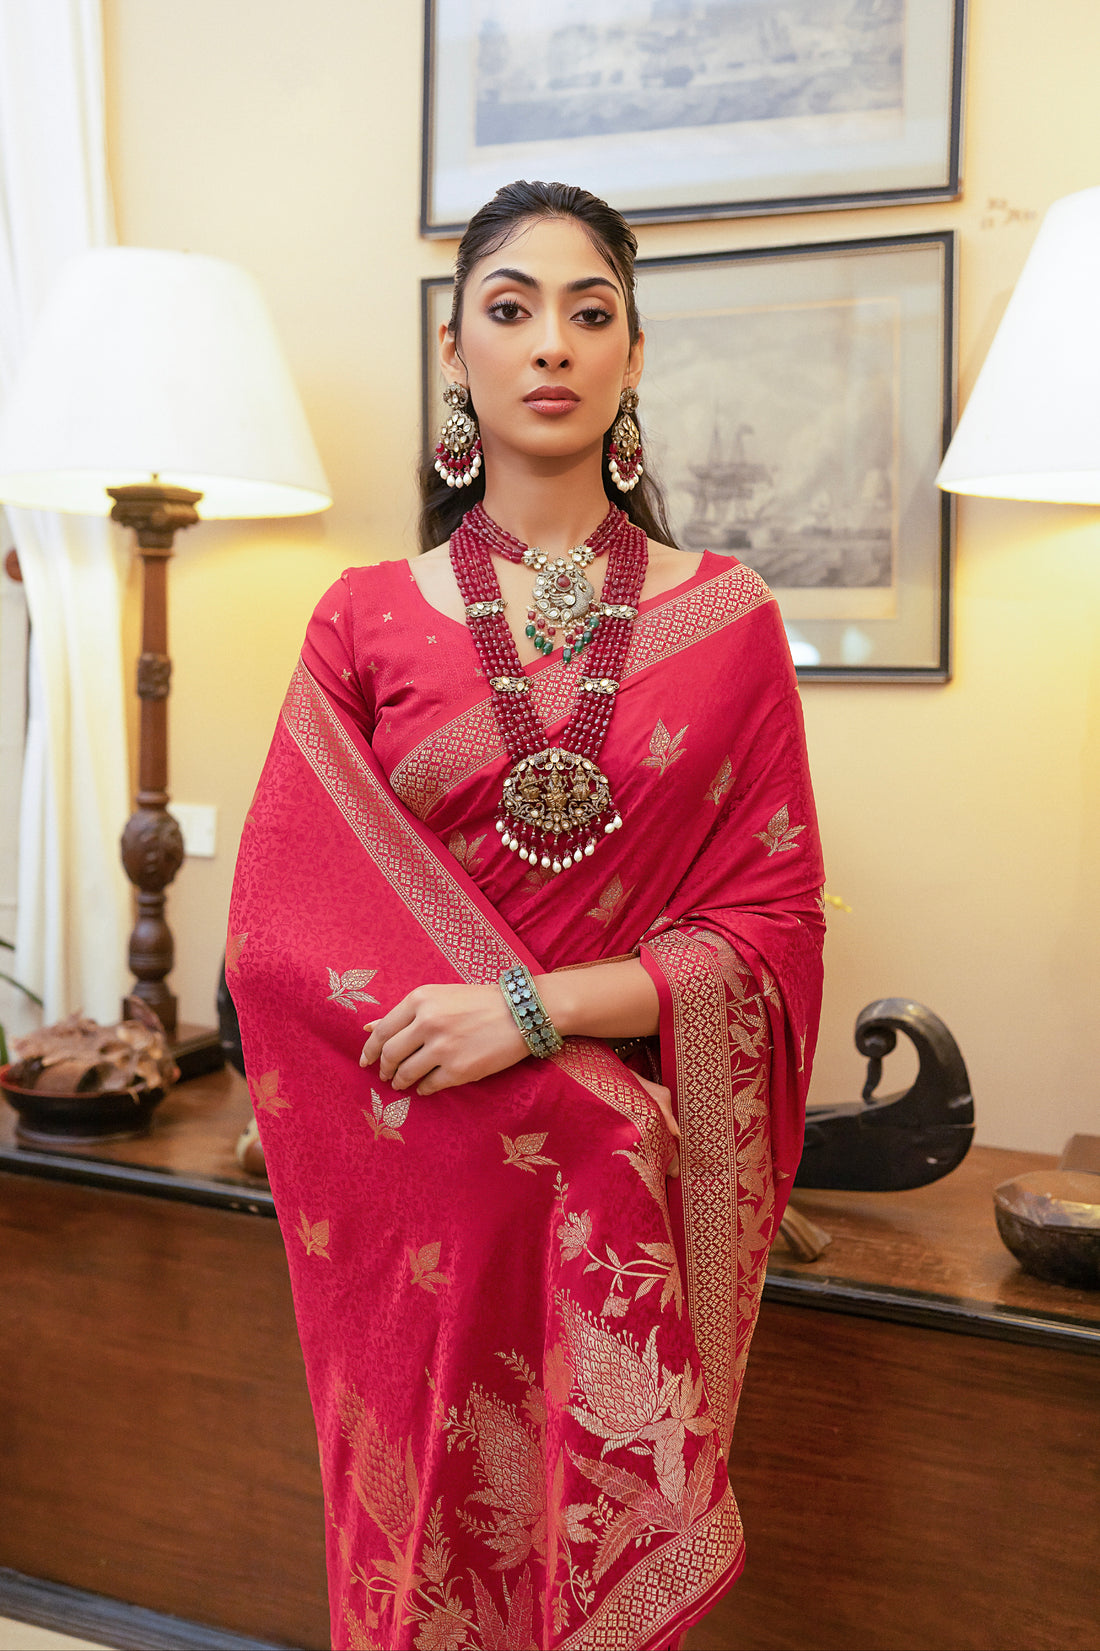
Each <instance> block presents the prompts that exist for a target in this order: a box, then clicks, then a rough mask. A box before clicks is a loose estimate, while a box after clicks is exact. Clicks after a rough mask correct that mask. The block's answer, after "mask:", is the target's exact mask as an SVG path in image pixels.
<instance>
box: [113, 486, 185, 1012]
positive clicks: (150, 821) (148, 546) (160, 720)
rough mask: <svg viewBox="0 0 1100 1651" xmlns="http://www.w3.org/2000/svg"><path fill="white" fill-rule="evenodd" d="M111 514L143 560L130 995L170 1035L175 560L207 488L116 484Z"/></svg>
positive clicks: (175, 853)
mask: <svg viewBox="0 0 1100 1651" xmlns="http://www.w3.org/2000/svg"><path fill="white" fill-rule="evenodd" d="M107 491H108V492H109V493H110V495H111V497H112V499H114V501H115V504H114V509H113V510H112V511H111V517H112V519H113V520H114V521H116V522H121V523H122V525H123V526H124V527H132V528H133V529H134V531H135V534H136V536H137V547H138V552H139V554H140V556H141V560H142V630H141V658H140V659H139V660H138V668H137V691H138V697H139V699H140V700H141V733H140V741H139V748H138V791H137V798H136V805H137V806H136V808H135V810H134V813H133V814H132V815H131V816H130V819H129V821H128V823H127V826H126V829H125V831H124V832H123V834H122V863H123V865H124V866H125V868H126V875H127V876H128V877H129V879H130V881H131V883H133V885H134V888H135V890H136V892H137V922H136V923H135V925H134V930H133V933H132V934H131V936H130V968H131V969H132V970H133V973H134V976H135V984H134V986H133V989H132V991H131V993H130V996H131V997H136V998H140V999H141V1001H142V1002H143V1003H145V1004H147V1005H148V1006H149V1008H150V1009H152V1010H153V1012H154V1014H155V1015H156V1016H157V1017H158V1019H159V1020H160V1022H161V1024H162V1026H163V1027H164V1029H165V1031H166V1032H167V1033H168V1035H169V1037H172V1036H174V1035H175V1032H176V999H175V997H174V995H173V994H172V993H171V992H170V991H169V989H168V987H167V985H166V984H165V976H166V975H167V974H168V973H169V971H170V970H171V967H172V963H173V960H174V952H175V948H174V946H173V943H172V931H171V930H170V929H169V927H168V923H167V921H166V919H165V916H164V906H165V894H164V891H165V889H166V888H167V886H168V884H169V883H170V882H171V881H172V879H173V877H174V876H175V875H176V873H177V871H178V870H179V868H180V866H181V864H182V862H183V838H182V837H181V835H180V828H179V826H178V825H177V823H176V821H175V820H174V819H173V818H172V816H171V814H169V812H168V806H167V805H168V691H169V686H170V683H171V677H172V663H171V660H170V659H169V657H168V594H167V591H168V559H169V557H170V556H171V554H172V541H173V539H174V538H175V535H176V533H177V532H178V531H179V529H180V528H184V527H191V526H192V525H193V524H194V523H195V522H197V521H198V519H199V515H198V511H197V510H196V509H195V506H196V505H197V504H198V502H199V500H200V499H201V498H202V494H201V493H192V492H191V491H189V489H187V488H185V487H167V486H165V485H163V484H162V483H160V482H157V481H152V482H141V483H138V484H137V485H136V486H133V487H109V488H108V489H107Z"/></svg>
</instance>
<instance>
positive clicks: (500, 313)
mask: <svg viewBox="0 0 1100 1651" xmlns="http://www.w3.org/2000/svg"><path fill="white" fill-rule="evenodd" d="M485 313H486V314H487V315H491V316H492V318H493V320H494V321H518V320H519V318H520V316H521V315H523V313H524V309H523V305H522V304H521V303H520V302H519V300H518V299H516V298H498V299H497V300H496V302H495V303H493V304H490V305H489V308H488V309H487V310H486V312H485Z"/></svg>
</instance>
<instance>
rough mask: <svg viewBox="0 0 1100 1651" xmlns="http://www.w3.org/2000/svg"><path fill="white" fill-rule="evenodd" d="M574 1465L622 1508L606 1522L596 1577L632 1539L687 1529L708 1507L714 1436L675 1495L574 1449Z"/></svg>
mask: <svg viewBox="0 0 1100 1651" xmlns="http://www.w3.org/2000/svg"><path fill="white" fill-rule="evenodd" d="M569 1456H570V1460H571V1461H572V1462H573V1464H574V1466H575V1467H577V1468H579V1469H580V1471H581V1472H582V1473H583V1474H585V1475H586V1477H587V1478H589V1479H591V1480H592V1482H593V1484H594V1485H596V1486H597V1487H598V1488H599V1489H600V1490H601V1491H603V1492H604V1495H605V1496H607V1497H608V1498H609V1499H610V1500H611V1501H613V1502H616V1503H619V1504H620V1507H619V1510H618V1511H617V1512H616V1513H614V1514H612V1516H611V1518H610V1519H609V1520H608V1521H607V1523H606V1525H605V1528H604V1531H603V1534H602V1536H601V1538H600V1545H599V1548H598V1549H597V1551H596V1557H595V1560H594V1562H593V1567H592V1570H593V1575H594V1576H595V1577H596V1578H597V1580H598V1579H599V1578H600V1577H602V1576H603V1575H605V1573H606V1572H607V1571H609V1570H610V1568H611V1566H612V1565H614V1563H615V1561H616V1560H617V1559H618V1557H619V1555H620V1554H621V1553H622V1552H623V1551H624V1549H625V1548H626V1547H627V1546H628V1545H629V1544H630V1543H631V1542H634V1543H637V1544H639V1545H647V1546H648V1544H649V1543H650V1542H651V1541H652V1540H653V1537H654V1536H655V1535H657V1533H658V1532H661V1531H672V1532H675V1531H686V1530H688V1529H690V1527H691V1526H692V1525H693V1524H694V1523H695V1521H696V1520H697V1519H700V1518H701V1517H702V1516H703V1514H704V1513H705V1512H706V1509H707V1504H708V1502H709V1500H710V1495H711V1491H712V1489H713V1485H714V1471H715V1468H716V1466H717V1460H718V1447H717V1444H716V1442H715V1437H714V1435H713V1434H712V1435H711V1437H710V1438H709V1439H707V1440H705V1441H704V1444H703V1447H702V1449H701V1450H700V1451H699V1454H698V1456H697V1457H696V1459H695V1464H694V1466H693V1467H692V1470H691V1472H690V1473H689V1474H687V1475H686V1476H685V1479H684V1483H683V1489H682V1490H681V1491H680V1492H679V1493H678V1494H677V1495H676V1496H675V1497H669V1496H666V1495H664V1493H663V1491H662V1489H660V1488H659V1487H658V1486H655V1485H653V1484H651V1483H650V1482H649V1481H648V1480H646V1479H642V1478H641V1477H640V1476H639V1475H638V1474H636V1473H630V1472H629V1471H628V1470H627V1469H626V1468H620V1467H617V1466H616V1465H615V1464H614V1463H612V1462H604V1461H590V1460H588V1459H586V1458H585V1457H582V1456H579V1455H578V1454H577V1453H576V1452H575V1451H573V1450H570V1452H569Z"/></svg>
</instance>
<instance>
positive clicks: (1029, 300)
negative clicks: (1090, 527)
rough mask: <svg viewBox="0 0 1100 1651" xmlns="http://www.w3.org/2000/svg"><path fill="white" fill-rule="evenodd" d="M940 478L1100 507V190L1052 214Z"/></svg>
mask: <svg viewBox="0 0 1100 1651" xmlns="http://www.w3.org/2000/svg"><path fill="white" fill-rule="evenodd" d="M936 481H937V483H938V484H939V486H940V487H942V488H944V489H946V490H947V491H948V492H950V493H974V494H979V495H981V496H982V497H985V498H992V499H1042V500H1050V501H1052V502H1055V503H1059V504H1100V188H1096V189H1083V190H1081V191H1080V192H1079V193H1078V194H1076V195H1066V196H1064V197H1063V199H1062V200H1060V201H1055V203H1054V205H1053V206H1052V207H1051V208H1050V210H1049V211H1048V213H1047V215H1046V217H1045V218H1044V219H1043V222H1042V225H1041V227H1040V229H1039V233H1038V235H1037V237H1036V239H1035V244H1034V246H1033V247H1032V249H1031V253H1030V255H1029V257H1028V260H1027V263H1026V264H1025V265H1024V269H1023V273H1022V274H1021V276H1020V279H1019V281H1018V282H1017V284H1016V290H1015V291H1014V292H1013V294H1012V298H1011V299H1010V301H1009V305H1008V308H1007V309H1006V311H1005V313H1004V317H1003V319H1002V321H1001V324H1000V326H999V327H998V329H997V334H996V337H995V338H994V340H993V343H992V345H991V346H990V350H989V354H988V355H987V356H986V359H985V363H984V365H983V367H982V370H981V373H980V374H979V376H978V380H977V383H976V384H975V385H974V388H973V390H972V391H971V393H970V399H969V401H968V402H967V404H966V410H965V412H964V413H963V415H962V417H961V419H960V420H959V423H958V428H957V429H956V431H955V434H954V436H953V438H952V440H951V445H950V447H949V448H948V449H947V453H946V455H945V457H944V461H943V463H942V465H941V466H940V470H939V474H938V475H937V477H936Z"/></svg>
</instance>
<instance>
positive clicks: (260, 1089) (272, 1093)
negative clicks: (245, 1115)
mask: <svg viewBox="0 0 1100 1651" xmlns="http://www.w3.org/2000/svg"><path fill="white" fill-rule="evenodd" d="M289 1105H290V1102H289V1101H288V1100H287V1099H286V1098H285V1096H283V1095H280V1094H279V1074H278V1072H265V1073H264V1075H263V1077H262V1078H257V1079H256V1082H255V1083H254V1084H253V1085H252V1107H253V1110H254V1111H256V1112H273V1113H274V1114H275V1116H276V1118H277V1117H278V1116H279V1113H280V1112H282V1111H283V1109H284V1107H288V1106H289Z"/></svg>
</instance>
